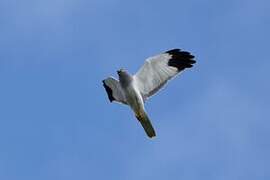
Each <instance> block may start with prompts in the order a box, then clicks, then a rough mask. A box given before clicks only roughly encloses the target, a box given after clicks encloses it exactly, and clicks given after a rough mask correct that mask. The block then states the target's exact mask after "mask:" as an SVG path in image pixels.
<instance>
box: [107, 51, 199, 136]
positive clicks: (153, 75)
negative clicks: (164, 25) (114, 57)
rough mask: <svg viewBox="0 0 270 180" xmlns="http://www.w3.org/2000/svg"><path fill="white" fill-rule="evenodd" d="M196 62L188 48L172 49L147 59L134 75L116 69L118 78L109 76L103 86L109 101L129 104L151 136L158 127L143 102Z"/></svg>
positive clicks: (154, 134)
mask: <svg viewBox="0 0 270 180" xmlns="http://www.w3.org/2000/svg"><path fill="white" fill-rule="evenodd" d="M194 63H196V61H195V60H194V56H193V55H191V54H190V53H189V52H187V51H182V50H180V49H172V50H169V51H166V52H164V53H161V54H159V55H156V56H153V57H149V58H147V59H146V61H145V63H144V65H143V66H142V67H141V68H140V69H139V71H138V72H137V73H136V74H135V75H131V74H129V73H128V72H127V71H126V70H124V69H120V70H118V71H117V74H118V77H119V80H117V79H115V78H113V77H108V78H107V79H104V80H103V86H104V88H105V90H106V92H107V95H108V98H109V100H110V102H113V101H115V102H119V103H122V104H125V105H128V106H130V108H131V109H132V110H133V112H134V114H135V116H136V118H137V119H138V120H139V122H140V123H141V125H142V127H143V128H144V130H145V132H146V134H147V135H148V137H150V138H152V137H155V136H156V133H155V130H154V128H153V126H152V124H151V121H150V119H149V117H148V115H147V113H146V111H145V108H144V103H145V102H146V101H147V100H148V98H149V97H151V96H152V95H154V94H155V93H156V92H158V91H159V90H160V89H161V88H162V87H163V86H164V85H165V84H166V83H167V82H168V81H169V80H170V79H172V78H173V77H175V76H176V75H177V74H179V73H180V72H182V71H183V70H184V69H186V68H191V67H192V66H193V64H194Z"/></svg>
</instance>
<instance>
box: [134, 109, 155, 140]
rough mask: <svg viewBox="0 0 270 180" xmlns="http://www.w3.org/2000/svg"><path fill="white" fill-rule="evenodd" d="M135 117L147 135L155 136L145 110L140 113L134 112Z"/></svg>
mask: <svg viewBox="0 0 270 180" xmlns="http://www.w3.org/2000/svg"><path fill="white" fill-rule="evenodd" d="M136 118H137V119H138V120H139V121H140V123H141V125H142V127H143V129H144V131H145V132H146V134H147V135H148V137H150V138H153V137H155V136H156V133H155V130H154V128H153V126H152V124H151V121H150V119H149V118H148V116H147V114H146V112H144V111H143V113H141V114H136Z"/></svg>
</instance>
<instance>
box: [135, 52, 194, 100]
mask: <svg viewBox="0 0 270 180" xmlns="http://www.w3.org/2000/svg"><path fill="white" fill-rule="evenodd" d="M194 63H196V61H195V60H194V56H193V55H191V54H190V53H189V52H186V51H181V50H180V49H172V50H170V51H166V52H164V53H162V54H159V55H156V56H154V57H150V58H148V59H146V62H145V64H144V65H143V66H142V67H141V68H140V70H139V71H138V72H137V73H136V74H135V75H134V79H135V83H136V85H137V87H138V89H139V91H140V92H141V94H142V96H143V98H144V100H146V99H147V98H148V97H150V96H152V95H153V94H155V93H156V92H157V91H158V90H159V89H160V88H162V87H163V86H164V85H165V84H166V82H167V81H168V80H170V79H171V78H173V77H174V76H176V75H177V74H178V73H180V72H181V71H183V70H184V69H185V68H191V67H192V64H194Z"/></svg>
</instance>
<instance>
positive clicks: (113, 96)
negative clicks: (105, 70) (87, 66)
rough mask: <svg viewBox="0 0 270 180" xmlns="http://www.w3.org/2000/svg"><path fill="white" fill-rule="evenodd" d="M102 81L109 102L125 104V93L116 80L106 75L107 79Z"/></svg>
mask: <svg viewBox="0 0 270 180" xmlns="http://www.w3.org/2000/svg"><path fill="white" fill-rule="evenodd" d="M102 82H103V86H104V88H105V90H106V92H107V95H108V98H109V100H110V102H112V101H116V102H120V103H122V104H127V103H126V98H125V95H124V93H123V90H122V87H121V86H120V83H119V81H118V80H116V79H114V78H112V77H108V78H107V79H104V80H103V81H102Z"/></svg>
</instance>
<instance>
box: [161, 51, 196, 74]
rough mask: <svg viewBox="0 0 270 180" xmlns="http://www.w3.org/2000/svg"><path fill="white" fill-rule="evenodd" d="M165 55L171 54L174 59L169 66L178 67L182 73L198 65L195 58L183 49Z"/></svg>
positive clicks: (169, 62)
mask: <svg viewBox="0 0 270 180" xmlns="http://www.w3.org/2000/svg"><path fill="white" fill-rule="evenodd" d="M165 53H167V54H170V55H171V56H172V57H171V59H170V60H169V61H168V65H169V66H173V67H176V68H177V69H178V71H182V70H184V69H185V68H191V67H193V64H195V63H196V61H195V60H194V56H193V55H192V54H190V52H187V51H181V49H172V50H169V51H166V52H165Z"/></svg>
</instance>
